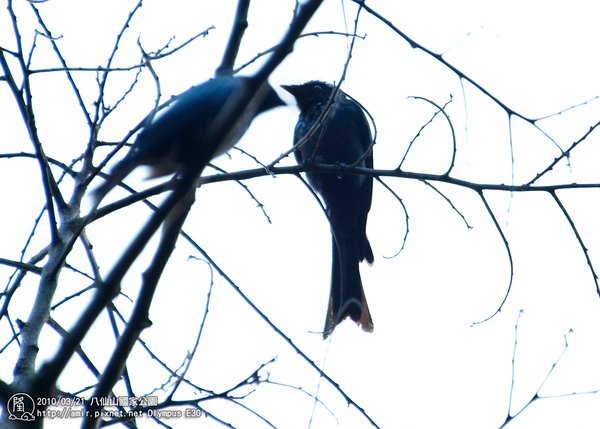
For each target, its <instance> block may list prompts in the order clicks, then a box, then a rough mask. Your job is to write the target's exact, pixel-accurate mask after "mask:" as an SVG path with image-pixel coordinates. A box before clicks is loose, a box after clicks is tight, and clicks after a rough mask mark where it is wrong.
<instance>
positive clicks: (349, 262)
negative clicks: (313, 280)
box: [283, 81, 373, 338]
mask: <svg viewBox="0 0 600 429" xmlns="http://www.w3.org/2000/svg"><path fill="white" fill-rule="evenodd" d="M283 88H284V89H285V90H286V91H288V92H289V93H291V94H292V95H293V96H294V97H295V98H296V102H297V103H298V107H299V109H300V117H299V119H298V123H297V124H296V130H295V133H294V145H299V147H298V148H297V149H296V152H295V155H296V160H297V161H298V163H300V164H310V163H316V164H334V165H335V164H343V165H353V164H355V163H356V162H357V161H360V162H358V164H357V166H359V167H366V168H373V155H372V153H371V152H370V150H371V143H372V137H371V130H370V127H369V123H368V121H367V118H366V117H365V114H364V112H363V110H362V109H361V107H360V106H359V105H358V104H357V103H356V102H354V101H353V100H352V99H350V98H349V97H348V96H347V95H346V94H344V93H343V92H342V91H341V90H340V91H339V92H338V93H337V96H336V98H335V101H334V102H333V104H331V108H330V109H329V111H328V112H327V113H326V114H325V116H324V117H322V114H323V112H324V110H325V109H326V107H327V104H328V102H329V100H330V98H331V96H332V94H333V91H334V87H333V86H331V85H330V84H327V83H325V82H319V81H311V82H307V83H305V84H302V85H284V86H283ZM315 125H316V127H315ZM313 127H314V129H313ZM307 135H309V136H308V137H306V136H307ZM305 140H306V141H305ZM367 152H369V153H367ZM307 176H308V181H309V183H310V184H311V186H312V187H313V188H314V189H315V190H316V191H317V192H318V193H319V194H320V195H321V197H322V198H323V201H324V203H325V207H326V209H327V216H328V217H329V223H330V225H331V232H332V242H333V243H332V248H333V252H332V253H333V254H332V270H331V291H330V295H329V306H328V310H327V319H326V322H325V329H324V331H323V338H327V336H329V334H331V332H333V330H334V329H335V327H336V326H337V325H338V324H339V323H340V322H341V321H342V320H344V319H345V318H346V317H350V318H351V319H352V320H354V321H355V322H357V323H358V324H359V325H360V326H361V327H362V329H364V330H365V331H368V332H371V331H372V330H373V321H372V319H371V314H370V312H369V307H368V305H367V300H366V297H365V293H364V290H363V286H362V281H361V278H360V271H359V262H361V261H363V260H366V261H367V262H368V263H372V262H373V252H372V250H371V245H370V244H369V240H368V239H367V234H366V227H367V216H368V214H369V209H370V208H371V198H372V192H373V179H372V178H371V177H367V176H363V175H354V174H346V175H341V174H335V173H331V174H328V173H315V172H309V173H307Z"/></svg>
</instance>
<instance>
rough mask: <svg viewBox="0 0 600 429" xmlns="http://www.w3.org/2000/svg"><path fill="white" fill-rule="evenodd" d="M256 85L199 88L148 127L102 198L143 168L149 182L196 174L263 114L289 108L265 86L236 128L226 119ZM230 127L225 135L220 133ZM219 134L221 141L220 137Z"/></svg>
mask: <svg viewBox="0 0 600 429" xmlns="http://www.w3.org/2000/svg"><path fill="white" fill-rule="evenodd" d="M252 85H257V83H256V82H255V81H254V80H253V79H252V78H251V77H231V76H226V77H225V76H221V77H216V78H214V79H211V80H209V81H207V82H204V83H202V84H200V85H198V86H194V87H192V88H190V89H188V90H187V91H185V92H184V93H182V94H180V95H178V96H177V97H175V101H174V102H173V103H172V104H171V105H170V106H168V107H167V108H166V109H164V110H163V111H161V112H159V114H157V115H156V117H155V118H154V119H153V120H152V121H151V122H150V123H148V124H146V125H145V126H144V128H143V129H142V131H141V132H140V133H139V135H138V137H137V138H136V140H135V143H134V144H133V145H132V147H131V149H130V151H129V153H128V154H127V155H126V156H125V158H124V159H123V160H122V161H120V162H119V163H118V164H117V165H116V166H115V167H114V168H113V169H112V171H111V176H110V177H109V178H108V180H107V181H106V182H105V183H104V184H103V185H102V186H100V187H99V188H98V189H96V190H95V192H94V194H95V195H94V197H95V200H96V206H97V205H98V204H99V203H100V201H101V200H102V198H104V197H105V196H106V194H107V193H108V192H109V191H110V190H111V189H112V188H113V187H115V186H116V185H118V184H119V182H121V181H122V180H123V179H124V178H125V177H126V176H127V175H128V174H129V173H131V172H132V171H133V170H134V169H136V168H137V167H139V166H142V165H144V166H149V167H150V168H151V174H150V177H151V178H154V177H162V176H166V175H168V174H178V175H179V176H183V175H189V174H192V175H197V176H198V177H199V176H200V174H201V173H202V170H203V169H204V167H206V165H207V164H208V163H209V162H210V161H211V160H212V159H213V158H215V157H217V156H218V155H221V154H223V153H225V152H227V151H228V150H229V149H231V148H232V147H233V146H234V145H235V144H236V143H237V141H238V140H239V139H240V138H241V137H242V135H243V134H244V133H245V132H246V130H247V129H248V127H249V126H250V123H251V122H252V120H253V119H254V118H255V117H256V116H257V115H258V114H260V113H262V112H265V111H267V110H269V109H272V108H274V107H278V106H283V105H285V103H284V102H283V101H282V100H281V99H280V98H279V96H278V95H277V94H276V92H275V91H274V90H273V88H272V87H271V86H270V85H269V84H268V83H266V82H265V83H264V84H263V85H262V86H261V87H260V88H259V89H258V91H257V93H256V95H255V96H254V97H253V98H252V100H251V101H250V103H249V104H248V106H247V107H246V108H245V109H244V111H243V112H241V113H240V114H239V115H238V116H237V117H236V118H235V120H234V121H233V122H232V123H228V124H226V123H225V122H228V121H227V120H226V119H227V117H228V115H230V114H231V113H232V112H231V109H232V108H234V107H235V104H236V102H237V101H238V100H239V99H240V98H242V97H243V96H244V94H245V93H247V91H250V90H251V88H252ZM220 126H228V129H227V132H226V133H223V132H222V131H220V130H219V129H218V128H219V127H220ZM215 135H219V136H222V138H215Z"/></svg>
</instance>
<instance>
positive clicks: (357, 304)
mask: <svg viewBox="0 0 600 429" xmlns="http://www.w3.org/2000/svg"><path fill="white" fill-rule="evenodd" d="M332 248H333V252H332V253H333V255H332V261H331V262H332V269H331V291H330V294H329V305H328V308H327V319H326V321H325V329H324V330H323V339H326V338H327V337H328V336H329V335H330V334H331V333H332V332H333V330H334V329H335V327H336V326H337V325H338V324H339V323H340V322H341V321H342V320H344V319H345V318H346V317H350V319H352V320H353V321H355V322H356V323H357V324H358V325H359V326H360V327H361V328H362V329H363V330H364V331H366V332H373V320H372V318H371V312H370V311H369V306H368V304H367V298H366V296H365V291H364V289H363V286H362V281H361V279H360V271H359V257H358V246H357V245H356V243H354V242H352V241H351V240H339V243H336V240H335V238H334V239H333V243H332Z"/></svg>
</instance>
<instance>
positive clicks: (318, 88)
mask: <svg viewBox="0 0 600 429" xmlns="http://www.w3.org/2000/svg"><path fill="white" fill-rule="evenodd" d="M322 89H323V88H322V87H321V85H315V91H321V90H322Z"/></svg>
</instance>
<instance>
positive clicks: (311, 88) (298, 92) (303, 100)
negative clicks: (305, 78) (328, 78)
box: [281, 80, 334, 112]
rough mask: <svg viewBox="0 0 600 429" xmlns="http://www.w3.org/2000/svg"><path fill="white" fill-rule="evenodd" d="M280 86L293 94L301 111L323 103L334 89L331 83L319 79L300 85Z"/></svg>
mask: <svg viewBox="0 0 600 429" xmlns="http://www.w3.org/2000/svg"><path fill="white" fill-rule="evenodd" d="M281 87H282V88H283V89H285V90H286V91H287V92H289V93H290V94H292V95H293V96H294V98H295V99H296V102H297V103H298V108H299V109H300V111H301V112H307V111H308V110H310V109H312V108H314V107H316V106H318V105H324V104H325V103H327V102H328V101H329V99H330V98H331V94H332V92H333V90H334V86H333V85H331V84H329V83H327V82H321V81H319V80H312V81H310V82H306V83H303V84H302V85H281Z"/></svg>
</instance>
